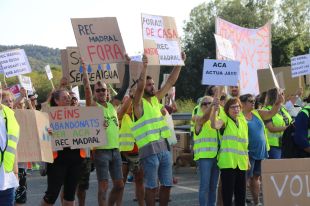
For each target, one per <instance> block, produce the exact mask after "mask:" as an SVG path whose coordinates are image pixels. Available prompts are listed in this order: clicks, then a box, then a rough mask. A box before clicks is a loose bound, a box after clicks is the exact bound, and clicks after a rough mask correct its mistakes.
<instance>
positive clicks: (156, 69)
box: [129, 61, 160, 88]
mask: <svg viewBox="0 0 310 206" xmlns="http://www.w3.org/2000/svg"><path fill="white" fill-rule="evenodd" d="M142 67H143V63H142V62H138V61H131V62H130V64H129V72H130V82H129V87H135V86H137V83H138V79H139V77H140V74H141V71H142ZM159 73H160V66H159V65H153V66H148V67H147V69H146V75H148V76H151V77H152V79H153V80H154V83H155V88H158V85H159Z"/></svg>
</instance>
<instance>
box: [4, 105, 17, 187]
mask: <svg viewBox="0 0 310 206" xmlns="http://www.w3.org/2000/svg"><path fill="white" fill-rule="evenodd" d="M6 138H7V136H6V127H5V121H4V119H3V115H2V111H1V110H0V149H1V150H4V148H5V146H6V141H7V139H6ZM15 187H18V180H17V178H16V176H15V174H14V172H13V171H12V172H9V173H6V172H5V171H4V167H3V163H2V165H1V167H0V191H1V190H7V189H10V188H15Z"/></svg>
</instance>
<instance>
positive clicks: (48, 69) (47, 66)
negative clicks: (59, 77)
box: [45, 65, 53, 80]
mask: <svg viewBox="0 0 310 206" xmlns="http://www.w3.org/2000/svg"><path fill="white" fill-rule="evenodd" d="M45 71H46V75H47V78H48V80H51V79H53V73H52V70H51V67H50V65H46V66H45Z"/></svg>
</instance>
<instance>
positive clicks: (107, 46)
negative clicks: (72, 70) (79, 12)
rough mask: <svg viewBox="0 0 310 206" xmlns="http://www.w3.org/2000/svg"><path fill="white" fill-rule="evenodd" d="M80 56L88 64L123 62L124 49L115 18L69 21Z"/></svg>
mask: <svg viewBox="0 0 310 206" xmlns="http://www.w3.org/2000/svg"><path fill="white" fill-rule="evenodd" d="M71 23H72V27H73V30H74V34H75V39H76V42H77V45H78V47H79V49H80V52H81V56H82V57H83V58H84V61H85V62H86V63H88V64H91V65H93V64H107V63H117V62H124V61H125V56H124V54H125V53H126V52H125V47H124V44H123V40H122V36H121V32H120V30H119V28H118V23H117V19H116V18H115V17H105V18H86V19H71Z"/></svg>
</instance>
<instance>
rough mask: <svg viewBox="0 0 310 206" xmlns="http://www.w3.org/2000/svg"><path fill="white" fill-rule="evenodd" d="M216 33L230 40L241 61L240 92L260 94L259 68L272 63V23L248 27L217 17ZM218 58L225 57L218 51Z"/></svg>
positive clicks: (265, 67) (236, 55)
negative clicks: (252, 27)
mask: <svg viewBox="0 0 310 206" xmlns="http://www.w3.org/2000/svg"><path fill="white" fill-rule="evenodd" d="M215 28H216V34H217V35H219V36H221V37H223V38H225V39H227V40H229V41H230V42H231V44H232V48H233V50H234V54H235V60H236V61H239V62H240V84H239V86H240V93H241V94H247V93H249V94H255V95H257V94H259V85H258V78H257V70H258V69H267V68H268V67H269V64H271V62H272V61H271V24H270V22H268V23H266V24H265V25H264V26H262V27H260V28H257V29H248V28H244V27H240V26H238V25H236V24H232V23H230V22H228V21H225V20H224V19H221V18H216V25H215ZM216 57H217V59H223V58H224V57H223V56H222V55H221V54H220V53H219V51H217V54H216Z"/></svg>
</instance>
